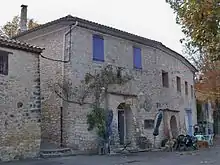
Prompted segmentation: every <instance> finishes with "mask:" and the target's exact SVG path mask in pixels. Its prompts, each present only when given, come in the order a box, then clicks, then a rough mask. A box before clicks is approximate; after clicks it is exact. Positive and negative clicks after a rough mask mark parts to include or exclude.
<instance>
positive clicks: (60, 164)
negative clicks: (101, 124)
mask: <svg viewBox="0 0 220 165" xmlns="http://www.w3.org/2000/svg"><path fill="white" fill-rule="evenodd" d="M219 156H220V146H219V147H215V148H211V149H206V150H203V151H199V152H193V153H192V152H188V153H184V154H181V153H176V152H146V153H138V154H132V155H130V156H72V157H62V158H53V159H40V160H34V161H20V162H9V163H1V164H2V165H49V164H52V165H177V164H178V165H201V164H207V165H209V164H212V165H219V163H220V157H219Z"/></svg>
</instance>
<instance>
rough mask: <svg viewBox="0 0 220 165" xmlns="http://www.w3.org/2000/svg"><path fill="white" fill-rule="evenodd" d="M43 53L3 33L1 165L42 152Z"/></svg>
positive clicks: (0, 45) (0, 40)
mask: <svg viewBox="0 0 220 165" xmlns="http://www.w3.org/2000/svg"><path fill="white" fill-rule="evenodd" d="M42 50H43V49H41V48H39V47H36V46H32V45H29V44H26V43H24V42H19V41H16V40H11V39H9V38H7V36H5V35H3V34H2V33H1V32H0V110H1V111H0V125H1V127H0V161H8V160H13V159H22V158H30V157H36V156H37V155H38V153H39V151H40V140H41V139H40V138H41V136H40V135H41V130H40V110H41V101H40V67H39V64H40V63H39V54H40V53H41V52H42Z"/></svg>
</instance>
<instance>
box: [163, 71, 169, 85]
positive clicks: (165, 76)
mask: <svg viewBox="0 0 220 165" xmlns="http://www.w3.org/2000/svg"><path fill="white" fill-rule="evenodd" d="M162 84H163V87H167V88H168V87H169V77H168V72H165V71H164V70H162Z"/></svg>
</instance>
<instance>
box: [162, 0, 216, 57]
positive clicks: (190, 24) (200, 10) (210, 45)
mask: <svg viewBox="0 0 220 165" xmlns="http://www.w3.org/2000/svg"><path fill="white" fill-rule="evenodd" d="M166 2H167V3H169V4H170V6H171V8H172V9H173V10H174V12H175V13H176V22H177V24H179V25H181V28H182V32H183V33H184V34H185V36H186V37H185V38H184V39H182V40H181V42H183V43H184V44H185V46H186V48H187V49H188V50H189V51H190V52H191V55H193V54H195V53H199V54H203V55H205V56H209V58H211V59H215V60H216V59H218V58H219V57H220V56H219V51H220V43H219V40H220V28H219V23H220V5H219V1H218V0H166Z"/></svg>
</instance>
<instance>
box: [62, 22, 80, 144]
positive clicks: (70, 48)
mask: <svg viewBox="0 0 220 165" xmlns="http://www.w3.org/2000/svg"><path fill="white" fill-rule="evenodd" d="M77 25H78V22H77V21H76V23H75V24H74V25H70V29H69V31H67V32H66V33H65V34H64V46H63V60H61V61H63V65H62V82H63V83H64V81H65V80H64V76H65V75H64V74H65V72H64V68H65V63H68V62H70V60H71V53H72V52H71V51H72V30H73V29H74V28H75V27H76V26H77ZM68 34H70V40H69V43H68V44H69V52H68V55H69V57H68V60H67V61H65V50H66V49H65V48H66V37H67V35H68ZM61 105H62V106H61V107H60V146H61V147H63V116H64V113H63V109H64V108H63V100H62V101H61Z"/></svg>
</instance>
